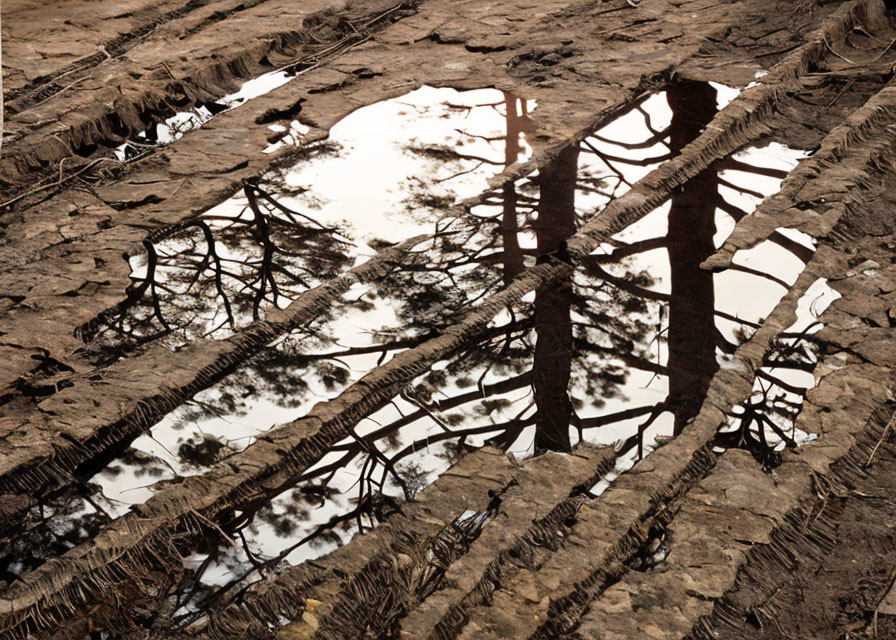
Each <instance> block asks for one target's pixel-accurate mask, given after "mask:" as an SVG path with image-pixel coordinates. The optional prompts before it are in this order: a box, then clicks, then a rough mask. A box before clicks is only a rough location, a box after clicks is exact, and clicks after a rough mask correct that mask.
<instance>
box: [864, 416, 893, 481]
mask: <svg viewBox="0 0 896 640" xmlns="http://www.w3.org/2000/svg"><path fill="white" fill-rule="evenodd" d="M894 422H896V414H894V415H893V417H892V418H890V421H889V422H888V423H887V426H886V428H885V429H884V432H883V434H881V436H880V440H878V441H877V444H876V445H874V449H872V450H871V454H870V455H869V456H868V460H867V461H866V462H865V464H864V465H863V466H864V467H865V468H866V469H867V468H868V467H870V466H871V462H872V461H873V460H874V456H875V455H877V450H878V449H879V448H880V445H881V444H882V443H883V441H884V440H886V439H887V435H888V434H889V433H890V429H892V428H893V423H894Z"/></svg>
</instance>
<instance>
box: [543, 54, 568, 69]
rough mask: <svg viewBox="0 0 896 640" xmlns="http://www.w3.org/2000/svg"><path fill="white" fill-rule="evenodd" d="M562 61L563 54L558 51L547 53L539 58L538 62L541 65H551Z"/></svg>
mask: <svg viewBox="0 0 896 640" xmlns="http://www.w3.org/2000/svg"><path fill="white" fill-rule="evenodd" d="M562 61H563V56H561V55H560V54H559V53H549V54H547V55H544V56H542V57H541V58H539V60H538V64H540V65H541V66H542V67H553V66H554V65H555V64H560V63H561V62H562Z"/></svg>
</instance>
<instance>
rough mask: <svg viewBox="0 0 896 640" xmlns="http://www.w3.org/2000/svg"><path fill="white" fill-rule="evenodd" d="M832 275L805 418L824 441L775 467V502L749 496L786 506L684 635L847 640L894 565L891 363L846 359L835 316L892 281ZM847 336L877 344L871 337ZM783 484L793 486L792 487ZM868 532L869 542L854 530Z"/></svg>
mask: <svg viewBox="0 0 896 640" xmlns="http://www.w3.org/2000/svg"><path fill="white" fill-rule="evenodd" d="M888 239H889V240H890V241H891V242H892V235H890V236H888ZM856 244H857V245H858V247H857V249H858V250H857V251H856V253H857V254H858V256H860V257H862V258H864V259H866V260H874V259H875V258H878V259H879V258H880V257H881V256H882V251H881V247H880V245H879V244H878V243H875V242H868V241H867V240H865V241H860V242H857V243H856ZM875 245H876V246H875ZM866 271H868V270H866ZM832 275H834V278H833V279H832V286H833V287H834V288H835V289H838V290H842V293H843V294H844V295H843V297H842V298H840V299H839V300H838V301H837V307H839V308H837V307H835V308H833V309H832V310H830V311H829V312H828V314H827V317H826V327H825V329H824V335H825V337H824V338H823V342H824V343H825V344H826V345H828V346H827V350H828V351H829V353H830V355H829V356H828V358H827V359H826V364H825V365H824V369H823V371H824V377H823V378H822V379H821V382H820V384H819V386H818V387H817V388H816V389H814V390H813V391H812V392H810V393H809V396H808V401H807V407H806V410H805V412H804V419H803V420H802V423H803V424H804V425H805V427H804V428H806V429H809V430H810V431H814V432H816V433H818V434H820V437H819V438H818V439H817V440H815V441H813V442H811V443H809V444H807V445H805V447H804V449H805V450H803V449H800V450H799V451H798V452H797V454H796V455H790V456H787V460H786V461H785V463H784V465H783V466H782V467H780V468H778V469H776V470H775V475H774V477H773V479H774V480H775V483H774V485H775V486H774V487H773V490H774V492H775V500H774V502H772V501H763V500H761V499H760V498H758V497H757V496H756V495H750V496H748V498H749V503H750V504H751V505H753V507H752V509H753V511H756V510H757V508H758V507H757V505H760V504H761V505H764V506H763V507H762V508H764V509H768V508H769V507H773V508H774V509H775V510H776V511H781V509H780V506H779V504H781V505H783V504H785V503H789V504H790V505H792V506H791V507H790V510H789V511H788V512H787V513H786V516H785V517H783V518H782V517H779V516H775V518H774V522H773V523H769V522H766V523H765V527H764V529H765V528H768V527H770V526H771V525H772V524H774V525H775V529H774V531H772V532H771V533H770V534H768V535H767V536H765V534H764V531H763V535H764V539H760V540H756V541H754V543H755V544H754V545H753V546H750V547H742V548H741V550H740V551H741V553H740V554H739V555H740V557H741V558H742V559H743V560H742V562H740V563H738V564H740V565H741V566H740V568H739V570H738V572H737V576H736V579H732V578H733V574H732V571H731V569H732V568H731V567H729V568H726V569H724V570H721V569H718V568H716V570H715V573H716V575H718V574H719V573H722V572H723V571H724V573H725V575H726V577H727V579H726V581H724V582H721V583H719V584H717V589H716V590H715V591H714V593H713V595H712V598H711V599H710V600H708V601H707V602H705V603H703V604H701V605H700V606H699V607H692V608H691V612H692V613H693V614H699V615H700V616H701V617H700V619H699V621H695V620H693V619H692V616H691V617H689V618H688V620H689V621H690V623H691V624H693V625H694V626H693V629H688V631H689V633H688V634H686V637H688V638H726V639H727V638H760V637H794V636H795V635H804V636H806V637H818V638H839V637H843V635H842V634H844V633H845V632H848V631H851V630H854V629H855V627H856V626H857V625H856V624H855V622H856V618H858V619H859V620H861V619H862V618H863V617H865V616H868V615H870V614H871V612H872V611H873V610H874V604H876V601H877V599H879V598H880V597H881V596H882V595H883V593H884V591H885V589H886V588H887V587H888V585H889V583H890V580H891V576H892V572H893V570H894V568H896V567H893V564H892V563H891V562H889V561H887V560H882V559H883V558H887V557H888V555H889V554H888V553H887V551H886V549H887V548H888V546H889V545H891V544H892V537H891V536H890V535H889V534H888V533H886V526H884V531H883V532H882V531H881V528H880V527H879V526H878V524H877V523H886V522H888V521H889V520H891V519H892V516H891V515H888V514H891V513H892V511H893V508H894V506H893V502H892V500H890V499H889V498H888V497H887V496H885V495H883V494H882V493H880V492H881V489H882V488H883V487H885V486H887V484H888V483H889V482H890V481H889V480H888V479H887V478H886V475H885V474H886V473H887V470H888V469H891V468H892V464H893V435H894V432H893V423H894V416H893V414H892V410H893V406H892V389H893V383H894V375H893V368H892V364H893V360H892V357H890V358H889V359H886V358H887V356H886V355H882V356H881V358H879V361H878V362H877V363H872V362H869V361H866V360H863V359H862V358H861V357H858V356H856V355H855V353H854V352H851V350H849V349H848V348H847V347H846V345H844V344H843V342H845V341H849V338H847V336H848V335H849V327H848V325H847V326H844V324H843V318H842V316H844V315H847V314H849V315H851V314H854V319H858V318H864V319H866V320H870V316H871V315H874V313H873V310H874V309H875V306H877V305H869V304H868V300H869V299H871V300H874V301H877V302H883V301H884V299H885V298H886V295H885V294H882V292H881V291H880V288H879V285H880V284H881V283H882V282H884V281H886V280H889V279H892V277H893V275H894V274H893V269H892V268H887V269H884V270H881V271H880V272H878V273H871V275H868V274H866V273H863V272H862V271H855V270H849V271H848V272H846V273H842V272H841V273H840V274H832ZM843 309H849V310H850V311H849V312H844V311H843ZM838 316H839V321H838ZM891 332H892V330H891ZM844 338H846V340H844ZM853 340H854V342H858V343H861V342H865V343H868V342H873V339H872V340H869V336H867V335H866V336H863V337H859V338H853ZM868 346H870V345H868ZM877 347H878V348H880V347H881V345H880V343H878V344H877ZM843 349H845V350H843ZM887 350H888V351H890V352H892V348H888V349H887ZM807 468H808V469H807ZM790 485H794V486H797V487H798V488H799V491H798V492H795V491H788V490H787V487H788V486H790ZM782 486H783V487H784V490H785V493H784V494H783V495H782V494H781V489H782ZM869 492H871V493H869ZM779 501H780V503H779ZM763 515H768V514H767V513H763ZM865 527H867V528H868V534H867V535H866V534H865V533H864V532H863V533H860V532H859V529H864V528H865ZM882 533H883V534H882ZM729 537H730V536H729ZM670 557H671V556H670ZM872 603H874V604H872ZM710 605H712V606H711V607H710ZM785 612H787V614H788V615H783V614H784V613H785ZM695 622H696V624H694V623H695ZM676 637H679V636H676Z"/></svg>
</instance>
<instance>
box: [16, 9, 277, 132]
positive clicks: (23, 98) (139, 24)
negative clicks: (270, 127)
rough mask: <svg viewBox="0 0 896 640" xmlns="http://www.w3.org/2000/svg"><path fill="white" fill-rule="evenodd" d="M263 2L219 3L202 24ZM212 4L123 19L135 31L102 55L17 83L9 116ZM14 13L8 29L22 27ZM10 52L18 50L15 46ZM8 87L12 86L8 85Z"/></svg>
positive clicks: (104, 45) (102, 46) (105, 45)
mask: <svg viewBox="0 0 896 640" xmlns="http://www.w3.org/2000/svg"><path fill="white" fill-rule="evenodd" d="M263 1H264V0H254V1H252V2H248V3H247V2H242V3H236V2H234V3H232V4H230V5H229V6H221V5H220V3H219V4H218V5H217V6H216V7H215V12H214V13H213V14H212V16H211V17H207V16H203V17H202V18H201V20H202V22H207V21H209V20H210V19H213V18H214V17H217V19H219V20H220V19H223V18H224V16H226V15H227V14H228V13H231V12H234V11H240V10H241V9H242V8H246V7H247V6H253V5H255V4H258V2H263ZM172 4H173V3H172ZM208 4H209V2H208V0H190V1H189V2H186V3H185V4H183V5H181V6H173V7H170V8H168V10H167V11H159V9H164V8H165V7H164V6H161V7H160V6H152V7H150V6H147V7H144V8H141V9H139V10H138V11H136V12H133V13H130V15H127V16H123V17H124V18H126V19H127V20H129V21H132V25H133V26H132V28H131V29H130V30H128V31H124V32H120V33H118V34H116V35H115V36H114V37H113V38H111V39H109V40H107V41H105V42H101V43H98V47H97V48H98V49H99V50H98V51H96V52H93V53H91V54H89V55H86V56H84V57H82V58H79V59H78V60H75V61H74V62H70V63H68V64H65V65H64V66H59V67H58V68H55V69H52V70H48V71H47V72H46V73H44V74H42V75H40V76H38V77H36V78H33V79H31V80H28V81H27V82H26V83H24V84H21V83H13V86H12V88H11V89H9V90H8V91H7V92H6V94H5V96H4V108H5V109H6V112H7V114H8V116H13V115H15V114H16V113H19V112H22V111H25V110H26V109H28V108H30V107H32V106H35V105H36V104H39V103H42V102H45V101H46V100H47V99H49V98H51V97H52V96H54V95H56V94H57V93H59V92H61V91H64V90H65V89H66V87H71V86H72V85H73V83H74V85H77V83H78V82H79V81H80V80H82V77H83V75H84V74H85V73H86V72H87V71H88V70H89V69H92V68H94V67H96V66H97V65H99V64H101V63H103V62H106V61H107V60H109V59H110V58H117V57H120V56H122V55H125V54H126V53H127V52H128V50H129V49H130V48H132V47H133V46H134V45H135V44H136V43H137V42H139V41H140V40H141V39H143V38H145V37H146V36H148V35H149V34H151V33H152V32H153V31H154V30H155V29H157V28H158V27H160V26H162V25H165V24H166V23H169V22H171V21H174V20H178V19H180V18H183V17H185V16H187V15H189V14H190V13H191V12H194V11H197V10H199V9H201V8H203V7H205V6H206V5H208ZM45 11H52V8H51V9H45ZM11 13H12V15H8V16H7V25H9V24H10V23H12V24H13V25H14V26H15V27H20V26H21V25H19V24H18V19H19V17H18V16H17V15H16V14H15V12H14V11H13V12H11ZM113 19H114V18H113ZM97 22H98V23H99V24H97V25H91V26H94V27H101V28H102V27H105V24H104V23H108V22H109V19H108V18H107V17H100V16H97ZM71 26H74V25H71ZM10 44H12V43H9V42H7V46H8V47H9V45H10ZM16 44H18V43H16ZM10 48H12V49H14V48H15V45H13V46H12V47H10ZM13 58H14V59H15V55H13ZM7 86H9V84H8V83H7Z"/></svg>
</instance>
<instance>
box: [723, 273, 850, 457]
mask: <svg viewBox="0 0 896 640" xmlns="http://www.w3.org/2000/svg"><path fill="white" fill-rule="evenodd" d="M839 297H840V294H839V293H838V292H837V291H835V290H834V289H833V288H831V287H830V286H829V285H828V283H827V281H826V280H825V279H823V278H820V279H819V280H816V281H815V282H814V283H812V285H811V286H810V287H809V288H808V289H807V290H806V293H805V294H803V296H801V297H800V299H799V301H798V302H797V311H796V315H797V320H796V322H794V323H793V325H791V326H790V327H788V328H787V330H786V331H785V332H784V333H783V334H782V335H781V336H779V337H778V338H777V339H776V341H775V344H774V348H773V349H772V350H771V352H770V353H769V355H768V358H767V359H766V364H765V366H762V367H760V368H759V370H758V372H757V375H756V377H755V378H754V380H753V393H752V395H751V396H750V398H749V399H748V400H747V401H746V402H744V403H742V404H741V405H738V406H736V407H734V408H733V410H732V412H731V414H730V415H729V417H728V423H727V425H726V426H725V427H723V428H722V430H721V431H720V432H719V435H718V437H717V438H716V441H715V445H716V447H717V450H718V451H723V450H725V449H730V448H739V449H746V450H747V451H749V452H750V453H752V454H753V456H754V457H755V458H756V459H757V460H759V461H760V462H762V463H763V464H764V465H765V466H766V467H768V468H773V467H775V466H777V465H778V464H780V462H781V451H783V450H784V449H785V448H796V447H799V446H800V445H802V444H804V443H806V442H811V441H812V440H814V439H816V438H817V437H818V435H817V434H810V433H806V432H805V431H802V430H800V429H798V428H797V427H796V419H797V417H798V416H799V414H800V411H801V410H802V407H803V402H804V400H805V398H806V393H808V391H809V390H810V389H812V388H813V387H815V385H816V383H817V381H816V379H815V376H814V374H813V371H814V370H815V365H816V364H817V363H818V352H817V345H816V344H815V343H814V342H813V340H812V335H813V334H815V333H817V332H818V331H820V330H821V329H822V327H823V325H822V323H821V322H819V321H818V317H819V316H820V315H821V314H822V313H823V312H824V311H825V309H827V308H828V307H829V306H830V305H831V303H833V302H834V301H835V300H836V299H837V298H839Z"/></svg>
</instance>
